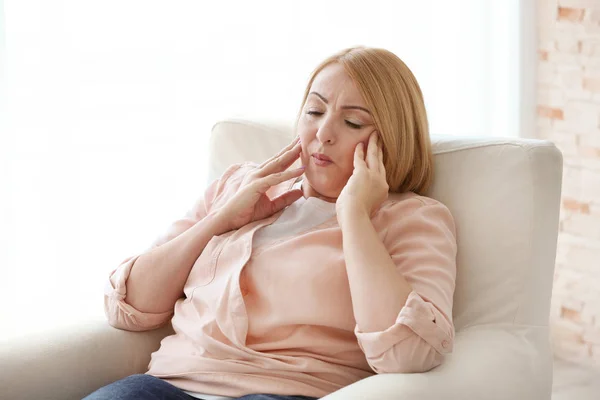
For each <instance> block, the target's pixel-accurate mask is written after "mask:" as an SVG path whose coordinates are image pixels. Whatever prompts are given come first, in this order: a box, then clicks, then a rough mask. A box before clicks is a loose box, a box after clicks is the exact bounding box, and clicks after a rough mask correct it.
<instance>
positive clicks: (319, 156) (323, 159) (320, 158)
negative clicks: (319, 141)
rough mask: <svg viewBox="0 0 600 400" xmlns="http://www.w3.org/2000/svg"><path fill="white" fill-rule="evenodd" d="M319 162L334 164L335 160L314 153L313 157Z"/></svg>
mask: <svg viewBox="0 0 600 400" xmlns="http://www.w3.org/2000/svg"><path fill="white" fill-rule="evenodd" d="M312 156H313V157H314V158H316V159H317V160H321V161H329V162H333V160H332V159H331V158H329V157H327V156H326V155H325V154H322V153H313V155H312Z"/></svg>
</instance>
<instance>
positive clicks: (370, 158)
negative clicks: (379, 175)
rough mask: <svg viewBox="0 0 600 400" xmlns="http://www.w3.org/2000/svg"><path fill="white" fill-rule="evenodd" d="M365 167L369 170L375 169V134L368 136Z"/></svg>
mask: <svg viewBox="0 0 600 400" xmlns="http://www.w3.org/2000/svg"><path fill="white" fill-rule="evenodd" d="M366 162H367V166H368V167H369V169H374V168H377V165H378V162H377V132H376V131H375V132H373V133H371V136H369V147H368V148H367V157H366Z"/></svg>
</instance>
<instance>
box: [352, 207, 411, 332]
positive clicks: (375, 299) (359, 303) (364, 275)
mask: <svg viewBox="0 0 600 400" xmlns="http://www.w3.org/2000/svg"><path fill="white" fill-rule="evenodd" d="M347 215H348V217H345V218H343V220H344V223H343V224H342V241H343V248H344V258H345V260H346V272H347V274H348V281H349V283H350V293H351V296H352V307H353V310H354V317H355V319H356V322H357V324H358V326H359V327H360V329H361V330H362V331H363V332H378V331H382V330H385V329H387V328H389V327H390V326H392V325H393V324H394V323H395V321H396V318H397V317H398V314H399V313H400V310H401V309H402V307H404V305H405V304H406V300H407V299H408V295H409V294H410V292H411V291H412V288H411V286H410V284H409V283H408V282H407V281H406V279H405V278H404V277H403V276H402V274H401V273H399V272H398V271H397V269H396V266H395V265H394V262H393V261H392V259H391V257H390V255H389V254H388V252H387V249H386V248H385V246H384V244H383V243H382V241H381V240H380V239H379V236H378V235H377V231H376V230H375V228H374V227H373V224H372V222H371V220H370V218H369V216H368V215H367V214H366V213H363V212H349V213H348V214H347Z"/></svg>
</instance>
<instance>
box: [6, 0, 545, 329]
mask: <svg viewBox="0 0 600 400" xmlns="http://www.w3.org/2000/svg"><path fill="white" fill-rule="evenodd" d="M524 4H525V5H527V4H529V1H523V2H518V1H517V0H497V1H495V0H456V1H452V2H449V1H445V0H421V1H391V0H389V1H377V0H371V1H369V2H364V1H355V0H343V1H327V2H324V1H313V0H304V1H302V2H299V1H297V2H291V1H274V0H273V1H252V2H247V1H218V2H216V1H213V2H200V1H148V0H143V1H141V0H140V1H131V0H129V1H124V0H120V1H114V0H103V1H86V0H64V1H51V2H49V1H43V0H4V1H2V0H0V72H1V75H0V76H1V81H0V188H2V191H1V192H0V195H1V196H0V323H1V324H2V329H1V330H0V337H9V336H15V335H19V334H22V333H24V332H29V331H39V330H44V329H47V328H52V327H55V326H57V325H60V324H64V323H72V322H74V321H79V320H83V319H88V318H96V317H101V316H102V315H103V311H102V298H103V292H102V288H103V285H104V282H105V280H106V278H107V276H108V274H109V272H110V271H111V270H112V269H114V268H116V266H117V265H118V264H119V263H120V262H121V261H122V260H123V259H124V258H126V257H128V256H130V255H132V254H134V253H136V252H138V251H140V250H142V249H144V248H146V247H147V246H148V245H149V243H150V242H151V241H152V240H153V239H154V238H155V237H156V236H157V235H158V234H160V233H161V232H162V231H163V230H164V229H165V228H166V227H167V226H168V225H169V224H170V222H171V221H173V220H175V219H177V218H179V217H180V216H181V215H183V214H184V213H185V211H186V210H187V209H188V208H189V207H190V206H191V205H192V204H193V203H194V201H195V199H196V198H197V197H198V196H199V195H200V194H201V193H202V191H203V188H204V186H205V184H206V161H207V157H208V151H207V139H208V137H209V133H210V130H211V127H212V125H213V124H214V123H215V122H216V121H218V120H219V119H222V118H227V117H248V118H253V117H267V118H276V119H290V120H292V119H293V118H294V116H295V115H296V112H297V110H298V107H299V105H300V101H301V96H302V93H303V90H304V86H305V84H306V81H307V79H308V76H309V74H310V72H311V71H312V69H313V68H314V67H315V66H316V65H317V64H318V63H319V62H320V61H321V60H322V59H323V58H325V57H327V56H328V55H330V54H332V53H334V52H336V51H338V50H340V49H342V48H346V47H350V46H353V45H367V46H374V47H384V48H387V49H389V50H391V51H393V52H394V53H396V54H397V55H398V56H400V57H401V58H402V59H403V60H404V61H405V62H406V63H407V65H408V66H409V67H410V68H411V69H412V70H413V72H414V73H415V75H416V77H417V79H418V80H419V82H420V84H421V87H422V89H423V92H424V96H425V100H426V105H427V108H428V112H429V117H430V126H431V130H432V133H434V134H448V135H492V136H518V135H522V136H528V132H531V129H532V126H531V125H530V123H529V122H528V121H529V119H528V118H529V116H530V115H534V114H533V110H534V103H533V100H532V98H533V97H532V93H533V88H532V87H529V83H530V77H531V70H530V69H528V67H527V66H526V64H527V62H526V61H527V57H528V56H526V54H529V52H531V53H533V52H534V50H531V49H529V48H527V46H528V45H529V44H532V45H533V44H534V42H533V40H532V39H533V36H532V34H531V32H530V30H529V29H528V26H529V25H532V24H531V23H523V20H524V17H526V16H527V15H528V11H527V10H525V8H524ZM528 24H529V25H528ZM523 27H525V28H523ZM530 68H534V66H533V63H531V67H530ZM531 84H533V81H531ZM532 118H533V117H532ZM190 182H194V183H193V184H190Z"/></svg>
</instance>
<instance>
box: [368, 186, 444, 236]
mask: <svg viewBox="0 0 600 400" xmlns="http://www.w3.org/2000/svg"><path fill="white" fill-rule="evenodd" d="M372 220H373V224H374V225H375V227H376V229H377V230H378V231H387V230H389V228H390V227H393V226H403V225H412V226H413V227H418V226H419V225H421V226H424V227H425V226H431V225H439V226H445V227H446V228H448V229H450V230H451V231H452V232H453V233H454V231H455V224H454V218H453V216H452V213H451V212H450V210H449V209H448V207H447V206H446V205H445V204H443V203H442V202H441V201H439V200H436V199H433V198H431V197H427V196H422V195H419V194H416V193H414V192H404V193H390V194H389V196H388V199H387V200H386V201H385V202H384V203H383V204H382V205H381V207H380V208H379V210H378V211H377V213H376V214H375V215H374V216H373V219H372Z"/></svg>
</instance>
